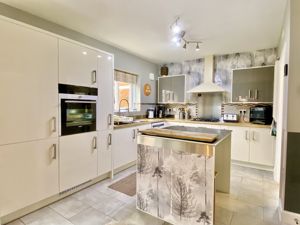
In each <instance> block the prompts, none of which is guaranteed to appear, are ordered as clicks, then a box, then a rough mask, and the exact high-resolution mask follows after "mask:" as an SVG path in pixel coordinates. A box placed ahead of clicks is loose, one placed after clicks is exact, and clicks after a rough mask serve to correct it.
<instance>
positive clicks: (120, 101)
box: [114, 70, 139, 112]
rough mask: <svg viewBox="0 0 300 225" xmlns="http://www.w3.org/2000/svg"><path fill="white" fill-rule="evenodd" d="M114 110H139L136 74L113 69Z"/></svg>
mask: <svg viewBox="0 0 300 225" xmlns="http://www.w3.org/2000/svg"><path fill="white" fill-rule="evenodd" d="M114 90H115V105H114V107H115V112H118V111H119V109H120V112H127V111H130V112H134V111H139V104H138V102H139V95H138V76H137V75H134V74H130V73H126V72H123V71H119V70H115V88H114Z"/></svg>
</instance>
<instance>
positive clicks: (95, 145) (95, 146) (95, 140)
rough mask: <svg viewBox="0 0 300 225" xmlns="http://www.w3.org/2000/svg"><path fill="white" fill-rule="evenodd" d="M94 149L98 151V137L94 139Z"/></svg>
mask: <svg viewBox="0 0 300 225" xmlns="http://www.w3.org/2000/svg"><path fill="white" fill-rule="evenodd" d="M93 149H94V150H96V149H97V137H93Z"/></svg>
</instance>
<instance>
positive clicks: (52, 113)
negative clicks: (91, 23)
mask: <svg viewBox="0 0 300 225" xmlns="http://www.w3.org/2000/svg"><path fill="white" fill-rule="evenodd" d="M0 30H1V35H0V49H1V54H2V55H3V57H0V84H2V85H1V88H0V102H1V110H0V124H1V125H0V145H3V144H9V143H17V142H24V141H30V140H38V139H43V138H50V137H57V135H58V133H57V125H58V124H57V116H58V87H57V83H58V74H57V71H58V60H57V58H58V50H57V42H58V40H57V39H56V38H54V37H52V36H50V35H46V34H43V33H41V32H37V31H34V30H31V29H29V28H25V27H22V26H19V25H16V24H13V23H11V22H7V21H3V20H0Z"/></svg>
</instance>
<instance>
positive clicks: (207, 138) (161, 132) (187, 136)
mask: <svg viewBox="0 0 300 225" xmlns="http://www.w3.org/2000/svg"><path fill="white" fill-rule="evenodd" d="M140 132H141V133H142V134H146V135H152V136H159V137H169V138H177V139H184V140H189V141H202V142H208V143H212V142H214V141H215V140H216V139H217V137H218V135H217V134H208V133H198V132H189V131H178V130H168V129H155V128H154V129H147V130H142V131H140Z"/></svg>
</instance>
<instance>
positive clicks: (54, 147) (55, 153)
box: [52, 144, 57, 159]
mask: <svg viewBox="0 0 300 225" xmlns="http://www.w3.org/2000/svg"><path fill="white" fill-rule="evenodd" d="M52 149H53V154H52V155H53V156H52V159H56V158H57V149H56V144H53V145H52Z"/></svg>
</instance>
